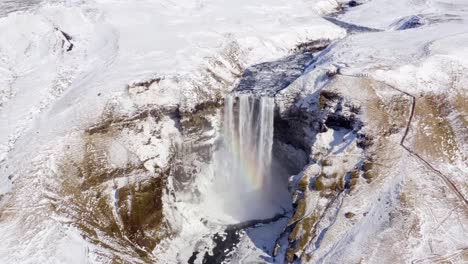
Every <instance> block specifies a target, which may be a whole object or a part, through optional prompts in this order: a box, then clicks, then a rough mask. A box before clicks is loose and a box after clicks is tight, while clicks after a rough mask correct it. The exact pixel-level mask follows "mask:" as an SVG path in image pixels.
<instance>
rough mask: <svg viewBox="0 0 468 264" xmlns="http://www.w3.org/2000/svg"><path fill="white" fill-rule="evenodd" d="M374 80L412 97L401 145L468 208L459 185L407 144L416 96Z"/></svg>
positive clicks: (357, 76)
mask: <svg viewBox="0 0 468 264" xmlns="http://www.w3.org/2000/svg"><path fill="white" fill-rule="evenodd" d="M338 75H341V76H347V77H353V78H367V79H369V80H371V79H370V78H369V77H368V75H367V74H364V75H362V76H361V75H351V74H343V73H338ZM372 81H376V82H379V83H381V84H384V85H386V86H388V87H390V88H392V89H393V90H396V91H398V92H400V93H402V94H404V95H406V96H409V97H410V98H411V111H410V116H409V118H408V122H407V123H406V128H405V133H404V134H403V137H402V138H401V141H400V146H402V147H403V148H404V149H405V150H406V151H408V152H409V153H410V154H411V156H413V157H415V158H416V159H418V160H419V161H420V162H421V163H422V164H423V165H425V166H426V168H428V169H430V170H431V171H433V172H434V173H435V174H436V175H437V176H439V177H440V178H441V179H442V180H443V181H444V182H445V184H446V185H447V186H448V187H449V188H450V190H452V191H453V192H454V193H455V195H456V196H457V197H458V198H459V199H460V200H461V201H462V202H464V204H465V207H466V208H467V209H468V200H467V199H466V198H465V196H464V195H463V194H462V193H461V192H460V190H458V188H457V186H456V185H455V184H454V183H453V182H452V181H451V180H450V179H449V178H448V177H447V176H446V175H445V174H443V173H442V172H441V171H440V170H438V169H436V168H435V167H434V166H433V165H431V164H430V163H429V161H427V160H426V159H424V158H423V157H421V155H419V154H418V153H417V152H415V151H414V150H412V149H410V148H409V147H408V146H406V145H405V140H406V137H407V136H408V133H409V129H410V127H411V123H412V121H413V117H414V112H415V109H416V96H414V95H412V94H410V93H408V92H405V91H402V90H400V89H398V88H396V87H395V86H393V85H390V84H388V83H386V82H383V81H379V80H375V79H372Z"/></svg>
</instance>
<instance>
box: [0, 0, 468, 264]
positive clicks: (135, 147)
mask: <svg viewBox="0 0 468 264" xmlns="http://www.w3.org/2000/svg"><path fill="white" fill-rule="evenodd" d="M23 2H24V3H23ZM23 2H21V1H5V2H2V3H0V32H2V33H1V34H2V37H1V38H0V235H1V237H2V242H3V243H4V244H3V246H2V247H1V248H0V262H2V263H13V262H14V263H37V262H41V263H86V262H88V261H89V262H97V263H100V262H105V260H104V259H105V258H104V257H102V256H98V255H95V253H94V251H93V247H95V245H92V244H90V243H89V242H87V241H86V240H85V239H83V238H82V237H81V236H80V235H79V234H80V231H79V230H76V229H74V228H72V227H70V226H68V225H67V223H68V222H69V221H70V220H69V219H67V218H66V217H62V216H58V215H54V214H53V213H51V212H50V208H49V205H48V204H47V201H48V200H47V199H48V198H47V197H51V196H53V195H54V193H53V192H49V189H53V188H51V186H56V185H59V184H60V181H61V179H59V178H58V176H57V172H58V168H57V166H58V165H57V162H58V160H60V158H61V157H62V156H63V155H64V153H63V152H64V151H63V150H64V149H65V147H66V146H67V145H68V146H69V147H70V148H71V150H70V152H73V153H75V155H76V156H79V154H80V153H81V152H82V151H83V150H82V146H83V145H82V144H83V142H82V141H80V140H79V139H78V138H80V136H81V135H82V134H81V133H82V131H83V130H84V129H86V128H88V127H89V126H90V125H92V124H95V123H97V122H98V121H99V120H102V118H104V117H105V116H106V111H108V110H109V109H111V110H112V111H115V113H116V114H120V115H126V116H132V115H133V114H135V113H136V112H137V111H138V110H139V109H145V107H155V108H160V109H165V108H167V109H169V108H176V107H180V109H181V110H185V111H190V110H192V109H193V108H194V106H195V105H196V104H197V103H200V102H203V101H204V100H207V98H212V97H214V96H216V94H221V95H223V94H225V93H226V92H228V91H230V89H232V88H233V85H234V84H235V83H236V81H237V78H238V75H239V74H241V73H242V71H243V70H244V69H245V68H247V67H248V66H251V65H254V64H257V63H260V62H266V61H274V60H278V59H280V58H281V57H283V56H286V55H289V54H290V51H291V50H292V49H293V48H294V47H295V45H297V44H298V43H301V42H306V41H308V40H313V39H332V40H337V41H336V42H334V43H333V44H332V45H331V46H330V47H329V48H327V49H326V50H324V51H322V52H321V53H320V54H319V60H318V61H317V62H316V63H315V65H314V67H315V68H313V69H312V68H311V69H308V71H307V72H306V73H305V74H304V75H303V76H301V77H300V78H298V79H297V80H296V81H295V82H293V83H292V84H290V85H289V86H288V87H287V88H286V89H284V90H283V91H281V93H280V94H279V95H278V96H277V99H276V100H277V104H278V106H279V108H280V110H281V112H283V110H284V109H287V107H289V105H290V104H292V103H294V102H295V101H294V100H295V99H296V97H295V96H296V95H298V94H300V97H301V98H303V100H301V101H300V103H301V104H303V106H305V108H304V109H306V108H307V106H308V104H309V103H310V102H308V101H307V99H308V98H309V99H310V96H311V95H313V94H315V93H316V92H318V91H319V90H320V89H321V88H323V87H324V86H326V85H329V84H330V83H328V82H325V81H324V79H325V72H326V71H328V70H330V69H338V68H339V69H340V73H342V74H350V75H361V76H369V77H371V78H374V79H376V80H380V81H384V82H386V83H388V84H392V85H396V86H398V88H399V89H401V90H403V91H406V92H410V93H411V94H414V95H424V94H426V93H437V94H444V95H447V94H450V93H452V92H455V93H460V94H463V95H465V96H466V93H467V89H466V87H468V86H466V84H467V83H468V80H467V78H466V72H467V71H466V70H467V68H468V64H467V59H468V55H467V54H468V48H467V45H466V43H467V42H468V33H467V32H466V28H467V22H466V18H467V10H468V4H467V3H466V1H465V0H426V1H404V0H369V1H362V5H359V6H357V7H353V8H346V9H345V10H344V12H341V13H340V14H338V15H337V19H339V20H341V21H344V22H346V23H350V24H355V25H359V26H365V27H369V28H375V29H381V30H384V31H381V32H372V33H370V32H367V33H359V34H354V35H348V36H347V35H346V30H345V29H343V28H340V27H338V26H336V25H334V24H333V23H331V22H330V21H327V20H325V19H323V18H322V16H324V15H330V14H331V13H333V12H334V11H335V10H336V9H337V8H338V6H339V5H340V4H342V3H344V1H334V0H316V1H315V0H314V1H307V0H290V1H285V0H269V1H266V0H261V1H247V0H237V1H231V0H229V1H228V0H226V1H217V0H197V1H194V0H180V1H170V0H141V1H124V0H94V1H77V0H64V1H23ZM413 16H417V17H419V18H421V20H420V22H421V25H420V26H419V27H417V28H409V29H408V28H405V30H398V29H399V28H400V29H401V26H402V23H403V24H404V23H405V22H407V21H410V19H411V17H413ZM62 32H63V33H66V34H67V35H70V36H71V37H72V39H71V40H70V41H71V43H72V44H73V47H72V48H71V46H70V43H67V39H66V38H65V36H64V35H63V33H62ZM339 39H341V40H339ZM70 48H71V49H70ZM67 50H69V51H67ZM207 69H209V70H211V71H212V72H215V73H216V74H217V75H218V76H220V77H222V79H223V80H225V82H224V83H223V85H219V84H218V85H212V81H209V80H208V81H207V79H209V77H207V76H208V75H209V74H207ZM454 76H455V77H454ZM155 78H161V80H160V81H158V82H154V83H152V84H151V85H149V87H145V86H139V87H136V88H135V87H132V88H131V86H132V85H133V84H135V83H138V82H144V81H146V80H149V79H155ZM454 80H455V81H454ZM357 85H359V83H358V82H356V83H354V82H351V81H350V82H349V83H348V85H343V87H345V88H349V90H347V91H346V92H344V94H346V93H348V94H346V95H347V96H349V95H350V94H354V99H355V100H356V101H358V102H365V100H367V98H368V97H367V95H366V94H365V93H366V92H365V90H364V89H362V90H359V89H356V86H357ZM213 87H216V88H213ZM343 87H342V88H343ZM353 87H354V88H353ZM215 89H217V90H215ZM386 96H388V94H385V92H382V91H380V90H379V93H378V94H376V97H380V98H385V97H386ZM367 110H369V109H367ZM461 114H463V113H461ZM371 116H372V115H370V114H367V116H366V115H364V117H365V118H368V119H370V118H371ZM452 119H455V117H453V118H452ZM139 125H141V130H142V133H140V134H138V135H134V134H132V132H131V131H129V130H125V129H122V131H121V133H120V134H119V137H117V138H114V139H112V140H111V142H110V147H109V148H108V149H107V153H108V156H109V159H110V161H111V163H112V164H113V165H114V166H116V167H119V166H123V165H125V164H127V163H129V162H133V161H135V160H138V161H144V166H145V168H146V169H147V170H148V171H150V172H156V170H157V168H165V167H167V166H168V165H169V159H170V157H171V154H172V151H174V150H173V147H174V143H180V140H181V137H182V135H180V133H179V131H178V129H177V125H178V124H176V122H175V121H174V120H173V119H171V118H169V117H167V116H166V117H163V118H162V120H161V121H159V122H153V121H151V120H144V121H142V122H141V123H140V124H139ZM218 125H219V124H218ZM458 126H460V125H458ZM460 129H463V127H461V128H460ZM155 130H157V131H158V133H159V136H155V135H154V134H153V133H154V131H155ZM374 130H378V128H376V127H374ZM210 133H211V132H210ZM348 133H349V132H347V131H332V130H329V131H328V132H327V133H322V134H319V136H318V138H317V139H316V145H315V146H314V150H315V151H317V152H322V150H323V149H325V150H326V151H327V152H328V153H330V154H331V155H335V156H337V157H335V158H336V159H337V160H343V158H342V157H344V156H345V155H349V156H350V157H357V156H359V155H362V153H358V152H357V150H356V148H354V147H353V146H354V145H353V144H354V142H355V138H354V136H353V135H352V134H351V133H349V134H348ZM210 135H211V136H214V135H213V133H212V134H210ZM395 137H396V136H395ZM148 138H150V139H151V144H147V145H145V144H142V142H143V141H145V140H147V139H148ZM389 140H390V141H391V142H393V141H395V142H396V140H395V138H391V139H389ZM393 143H394V142H393ZM460 145H463V142H461V144H460ZM398 154H401V153H400V152H396V155H398ZM464 154H465V155H464ZM463 156H466V148H463V146H462V147H461V158H459V159H458V160H457V161H456V162H455V163H454V164H451V165H448V164H447V165H441V166H440V169H441V170H443V171H448V172H451V173H452V174H454V175H456V176H454V179H455V180H456V182H458V183H461V184H463V183H464V182H465V181H466V173H467V167H466V163H464V162H463V160H462V158H463ZM398 158H399V160H400V162H395V163H392V164H391V166H392V168H396V169H395V171H393V172H392V173H389V174H387V175H386V176H385V177H384V179H385V180H382V181H378V182H377V183H376V185H375V188H371V187H364V189H361V190H360V191H359V193H358V194H356V195H355V198H352V197H351V198H349V197H345V198H343V203H342V205H341V207H342V208H343V209H341V210H348V209H349V210H353V211H355V212H356V213H359V214H360V215H362V214H363V213H367V215H366V216H359V217H357V218H356V219H353V220H352V221H353V222H352V223H349V222H347V220H346V219H344V218H343V217H342V216H341V215H338V216H337V217H338V218H336V221H334V222H333V223H334V224H332V225H331V226H330V227H329V229H328V231H327V234H326V235H325V237H324V238H323V240H322V242H321V243H320V247H319V248H315V249H314V248H309V249H310V250H311V252H312V251H313V253H314V255H316V256H317V259H316V260H318V261H319V262H320V261H321V262H323V263H327V261H328V260H330V259H331V260H330V261H331V262H336V261H338V260H340V261H341V262H343V261H345V260H350V259H352V260H356V262H357V261H359V257H360V256H361V255H362V254H361V253H362V252H365V253H368V254H369V256H370V260H371V262H372V260H373V261H376V260H377V259H378V258H379V256H378V255H375V254H378V253H377V252H380V251H378V250H377V249H382V248H384V247H385V244H384V243H382V244H380V240H382V241H384V240H385V239H387V240H385V242H387V243H388V241H392V240H391V239H390V238H388V237H390V236H391V234H392V232H395V230H398V227H392V228H390V231H388V230H387V231H385V232H383V233H382V234H380V233H379V232H380V231H381V230H382V228H383V227H384V226H386V225H387V223H388V219H387V218H383V219H381V218H379V216H381V215H388V213H389V212H390V211H392V209H395V208H397V209H400V207H399V206H397V205H396V204H397V203H398V201H397V200H398V195H399V194H400V193H401V192H402V190H406V191H407V192H409V193H411V192H417V193H419V194H418V195H419V196H418V195H415V198H414V199H415V203H416V204H419V203H421V204H422V205H421V206H419V205H418V206H415V208H417V209H416V210H417V214H418V217H419V218H418V221H420V223H421V224H420V226H421V232H420V233H421V234H424V236H423V237H422V238H420V240H417V239H416V240H415V238H411V239H410V240H409V241H408V243H406V244H405V245H402V246H401V247H400V248H398V247H396V249H395V252H401V251H398V250H399V249H401V250H403V251H404V250H407V248H405V246H406V245H409V246H408V248H411V249H412V252H406V253H405V254H406V255H403V256H402V259H403V258H404V259H406V260H407V259H423V258H425V257H427V252H432V250H433V248H436V250H435V252H433V254H439V255H446V254H447V252H457V251H456V250H457V249H459V248H462V247H466V242H465V240H466V239H465V237H466V232H464V231H463V230H464V229H463V228H464V225H463V223H462V224H460V225H450V223H455V222H456V221H457V220H456V219H455V218H456V217H459V214H461V213H459V211H460V210H461V209H457V208H458V207H456V209H453V210H454V213H453V215H452V213H450V214H448V209H447V208H449V207H453V203H454V202H453V200H454V199H455V198H454V197H448V200H443V201H439V200H438V199H437V197H444V195H445V192H449V190H445V189H443V188H444V187H441V186H443V184H442V183H441V182H440V181H438V180H437V179H438V178H436V177H435V176H434V175H432V174H430V173H431V172H428V171H427V170H426V169H424V167H422V166H421V164H419V163H417V162H415V161H414V160H411V161H408V162H407V163H406V160H410V157H409V156H407V155H403V156H401V155H400V156H399V157H398ZM354 161H356V162H357V158H356V160H354V159H353V158H350V161H349V163H352V162H354ZM310 166H313V165H310ZM344 167H345V165H343V168H344ZM309 168H312V167H309ZM343 168H338V169H343ZM306 169H307V168H306ZM209 170H210V168H209V167H203V168H202V171H201V172H199V174H200V175H204V176H205V177H200V178H199V179H197V181H196V182H195V183H194V184H195V185H196V186H197V187H198V189H199V190H202V191H206V192H205V194H206V196H205V200H204V201H198V200H191V199H193V197H194V196H193V195H187V197H183V196H181V197H178V198H179V199H180V200H178V201H177V202H175V203H174V201H172V200H170V197H164V199H166V200H165V203H164V209H165V212H167V215H166V218H167V219H168V221H169V222H170V223H171V224H172V227H173V228H174V229H175V230H177V231H179V236H177V237H173V238H171V239H169V240H164V241H163V242H162V243H161V244H160V245H158V246H157V248H156V249H154V252H155V255H156V253H157V258H158V260H159V261H161V263H171V262H173V261H180V262H185V261H186V260H187V259H188V258H189V257H190V256H191V254H192V253H193V251H194V245H196V246H195V248H197V247H198V248H205V247H208V248H211V247H212V246H213V245H212V244H210V243H212V240H211V237H210V235H211V234H213V233H215V232H218V231H221V230H222V229H223V225H225V224H226V223H236V222H238V221H241V220H246V219H236V218H232V217H230V216H229V215H226V214H223V213H219V212H220V211H221V209H220V210H218V209H216V210H213V209H214V208H222V207H223V204H222V201H219V200H216V199H215V198H213V197H217V196H212V194H211V193H210V186H209V183H210V180H212V178H213V174H212V173H211V172H210V171H209ZM428 175H432V176H431V177H428ZM426 178H429V179H428V180H425V179H426ZM116 182H117V185H118V187H119V188H120V187H122V186H123V185H125V184H127V182H126V181H125V180H124V179H117V180H116ZM109 185H110V184H109ZM169 185H170V184H169ZM403 185H404V187H402V186H403ZM432 185H434V187H431V186H432ZM423 187H426V188H423ZM462 189H463V188H462ZM108 191H109V192H111V191H112V190H110V189H109V190H108ZM466 193H467V190H466V187H465V188H464V194H465V195H466ZM364 194H365V195H364ZM311 197H312V198H311V199H314V200H313V201H311V203H313V204H316V203H319V202H320V201H317V197H316V196H311ZM356 197H357V198H356ZM380 197H382V199H381V200H380V201H379V202H375V201H378V199H379V198H380ZM46 198H47V199H46ZM56 198H57V197H56ZM360 198H362V199H360ZM57 199H59V198H57ZM425 199H427V201H425ZM44 201H45V202H44ZM374 202H375V203H374ZM386 202H389V203H390V205H391V206H390V207H386ZM173 206H176V207H177V210H174V208H173ZM460 207H461V206H460ZM412 209H414V208H412ZM434 212H435V213H434ZM171 214H172V215H171ZM200 216H205V217H206V218H210V219H211V220H212V221H211V222H210V223H209V224H208V225H204V224H203V223H201V221H200ZM411 219H413V218H411ZM414 219H416V218H414ZM444 219H448V220H444ZM463 219H464V218H463ZM463 219H462V220H463ZM415 221H416V220H415ZM444 221H447V222H445V223H446V224H443V223H444ZM327 223H328V222H326V223H323V224H322V226H321V227H324V226H327V225H326V224H327ZM447 223H448V224H447ZM398 224H401V225H402V226H405V225H406V224H407V222H403V223H398ZM283 225H284V223H283V222H282V221H280V222H278V223H276V224H273V225H266V226H264V227H261V228H258V229H253V230H251V231H247V233H248V235H246V236H244V237H243V238H242V241H241V243H240V244H239V250H238V251H237V252H236V255H235V258H236V260H239V261H241V260H242V261H252V262H256V261H259V259H261V260H264V261H273V260H271V259H268V258H269V256H270V255H271V252H269V251H268V250H269V248H270V247H271V246H272V243H271V241H272V239H273V237H276V236H277V235H278V233H279V232H280V231H279V230H281V228H282V226H283ZM439 226H440V228H439ZM460 226H461V228H460ZM386 235H388V237H386ZM200 236H204V237H202V238H200ZM284 242H285V241H284ZM351 242H352V243H351ZM197 243H198V244H197ZM373 243H375V245H376V246H375V248H373V247H372V246H371V245H373ZM350 244H352V245H354V246H349V245H350ZM427 244H430V246H427ZM263 246H265V247H266V248H268V250H263V251H262V250H256V249H254V248H259V247H263ZM428 247H430V249H428ZM176 252H177V253H178V254H176ZM282 254H283V255H284V252H283V253H282ZM387 257H388V256H387ZM386 260H389V259H386Z"/></svg>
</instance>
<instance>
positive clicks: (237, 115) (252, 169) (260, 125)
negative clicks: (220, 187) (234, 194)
mask: <svg viewBox="0 0 468 264" xmlns="http://www.w3.org/2000/svg"><path fill="white" fill-rule="evenodd" d="M274 107H275V103H274V99H273V98H272V97H257V96H255V95H252V94H240V95H238V96H237V97H236V96H235V95H228V96H227V97H226V100H225V106H224V126H223V135H224V140H223V147H224V148H225V152H224V155H223V157H220V158H222V159H223V160H221V161H220V162H221V163H225V166H223V167H224V168H225V171H224V174H225V176H226V178H227V181H228V182H229V183H230V184H234V183H236V182H240V183H242V184H243V187H244V189H245V190H248V191H258V190H261V189H263V190H266V189H267V188H268V186H269V184H270V179H271V177H270V176H271V171H270V167H271V161H272V147H273V131H274V129H273V121H274Z"/></svg>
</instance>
